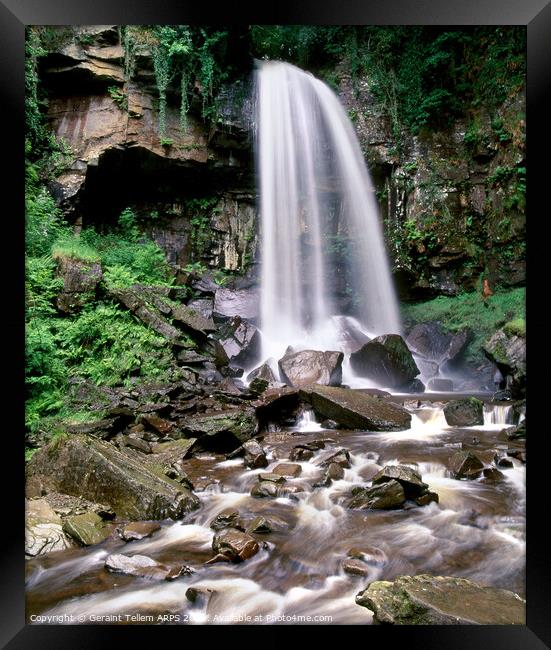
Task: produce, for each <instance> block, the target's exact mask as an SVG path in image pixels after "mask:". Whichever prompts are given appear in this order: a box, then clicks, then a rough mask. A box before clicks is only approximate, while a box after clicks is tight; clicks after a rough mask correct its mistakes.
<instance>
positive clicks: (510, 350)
mask: <svg viewBox="0 0 551 650" xmlns="http://www.w3.org/2000/svg"><path fill="white" fill-rule="evenodd" d="M484 354H485V355H486V356H487V357H488V359H489V360H490V361H492V363H495V364H496V366H497V367H498V368H499V370H500V372H501V374H502V375H503V376H504V377H505V380H506V382H507V388H508V389H509V390H510V391H511V395H512V396H513V398H514V399H520V398H523V397H524V394H525V387H526V324H525V322H524V320H522V319H517V320H514V321H510V322H509V323H506V324H505V325H504V326H503V328H502V329H500V330H498V331H497V332H496V333H495V334H494V335H493V336H492V337H491V338H490V339H489V340H488V341H486V343H485V344H484Z"/></svg>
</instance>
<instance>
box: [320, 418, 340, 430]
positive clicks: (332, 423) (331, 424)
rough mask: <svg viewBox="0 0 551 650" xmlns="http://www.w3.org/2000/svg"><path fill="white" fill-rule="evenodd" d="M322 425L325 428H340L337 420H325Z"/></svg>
mask: <svg viewBox="0 0 551 650" xmlns="http://www.w3.org/2000/svg"><path fill="white" fill-rule="evenodd" d="M321 426H322V427H323V428H324V429H329V430H332V429H338V428H339V423H338V422H335V420H324V421H323V422H322V423H321Z"/></svg>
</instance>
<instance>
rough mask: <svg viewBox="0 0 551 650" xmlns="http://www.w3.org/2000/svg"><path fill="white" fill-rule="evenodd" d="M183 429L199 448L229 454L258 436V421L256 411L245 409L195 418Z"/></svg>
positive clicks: (187, 420) (207, 414) (188, 421)
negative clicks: (195, 440)
mask: <svg viewBox="0 0 551 650" xmlns="http://www.w3.org/2000/svg"><path fill="white" fill-rule="evenodd" d="M182 429H183V431H184V433H185V435H186V436H188V437H194V438H197V445H198V446H199V447H201V448H203V449H207V450H216V451H221V452H222V453H225V452H226V453H227V452H230V451H233V450H234V449H236V448H237V447H239V445H241V444H243V443H244V442H246V441H247V440H249V438H251V437H252V436H254V435H255V434H256V432H257V421H256V415H255V411H254V409H253V408H250V407H244V408H237V409H228V410H225V411H214V412H212V413H206V414H203V415H196V416H193V417H191V418H189V419H186V421H185V424H184V425H183V427H182Z"/></svg>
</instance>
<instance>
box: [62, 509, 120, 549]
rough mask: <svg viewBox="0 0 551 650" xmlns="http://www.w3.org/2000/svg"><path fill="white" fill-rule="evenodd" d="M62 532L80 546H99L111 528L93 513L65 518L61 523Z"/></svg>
mask: <svg viewBox="0 0 551 650" xmlns="http://www.w3.org/2000/svg"><path fill="white" fill-rule="evenodd" d="M63 532H65V533H67V535H69V536H70V537H72V538H73V539H74V540H75V541H76V542H78V543H79V544H80V545H81V546H92V545H93V544H99V543H100V542H103V541H104V540H105V539H107V538H108V537H109V535H110V534H111V526H109V525H108V524H106V523H105V522H104V521H103V519H102V518H101V517H100V516H99V515H97V514H96V513H95V512H86V513H84V514H82V515H74V516H72V517H66V519H64V521H63Z"/></svg>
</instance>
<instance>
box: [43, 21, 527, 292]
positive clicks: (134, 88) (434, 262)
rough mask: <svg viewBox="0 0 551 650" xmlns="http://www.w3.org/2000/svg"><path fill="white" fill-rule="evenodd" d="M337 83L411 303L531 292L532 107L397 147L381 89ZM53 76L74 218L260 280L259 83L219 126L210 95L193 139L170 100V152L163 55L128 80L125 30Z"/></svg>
mask: <svg viewBox="0 0 551 650" xmlns="http://www.w3.org/2000/svg"><path fill="white" fill-rule="evenodd" d="M337 75H338V78H339V80H340V81H339V94H340V97H341V100H342V102H343V104H344V105H345V107H346V108H347V110H348V112H349V115H350V117H351V119H352V122H353V124H354V126H355V128H356V132H357V134H358V137H359V139H360V143H361V146H362V149H363V151H364V155H365V156H366V160H367V161H368V164H369V167H370V170H371V172H372V175H373V177H374V180H375V184H376V187H377V196H378V199H379V202H380V205H381V211H382V215H383V219H384V224H385V231H386V235H387V243H388V250H389V254H390V257H391V259H392V262H393V266H394V271H395V275H396V278H397V281H398V286H399V289H400V291H401V294H402V297H403V298H405V299H412V298H424V297H428V296H431V295H436V294H439V293H444V294H448V295H453V294H455V293H457V292H458V291H460V290H461V289H462V288H467V289H469V288H474V287H475V286H476V283H477V282H478V280H479V278H480V276H481V274H484V276H485V277H487V278H488V279H489V281H490V284H491V285H496V284H500V285H503V286H512V285H516V284H522V283H523V282H524V259H523V257H524V241H523V240H524V185H523V184H524V155H525V154H524V132H523V130H524V122H523V116H524V97H523V96H522V95H519V96H518V97H515V98H512V99H511V100H509V101H508V102H507V103H506V104H504V105H503V106H502V107H501V108H500V109H499V111H498V112H497V113H495V114H489V113H487V112H485V110H484V108H483V107H481V108H478V109H476V110H475V111H474V112H473V115H471V116H470V119H469V121H468V122H467V121H457V122H455V123H454V124H453V125H452V126H451V127H450V128H449V129H447V130H445V131H442V130H439V131H431V130H428V129H426V130H425V131H424V132H421V133H419V135H417V136H411V135H408V134H406V133H403V134H401V135H400V137H399V138H398V141H397V139H396V136H393V135H392V129H391V127H390V124H389V123H388V121H387V120H386V119H385V117H384V116H383V114H382V112H381V110H380V108H378V106H377V104H376V103H375V102H374V101H373V98H372V97H371V96H370V94H369V89H368V88H369V86H368V80H366V79H363V80H360V81H359V83H358V85H357V86H356V87H354V84H353V82H352V79H351V78H350V76H349V75H347V73H346V71H342V70H337ZM40 76H41V83H42V85H43V86H44V87H45V88H46V90H47V92H48V95H49V105H48V118H49V121H50V125H51V128H52V130H53V131H54V133H55V134H56V135H57V136H58V137H60V138H62V139H63V140H64V141H65V142H66V143H67V144H68V145H69V147H70V149H71V154H70V156H69V158H70V160H69V163H68V165H67V166H66V168H65V169H64V170H63V172H62V173H61V174H60V175H59V176H58V177H57V178H56V180H55V181H54V182H53V183H52V186H51V189H52V192H53V193H54V196H55V197H56V199H57V201H58V203H59V204H60V206H61V207H62V208H63V209H64V211H65V213H66V215H67V217H68V218H69V219H71V220H74V221H76V222H80V221H81V222H82V223H83V224H84V225H96V226H98V227H102V226H103V225H104V224H109V223H113V222H114V221H115V220H116V218H117V216H118V215H119V214H120V212H121V211H122V210H123V209H124V208H126V207H132V208H133V209H134V211H135V212H136V213H137V214H138V215H140V216H145V217H148V218H147V219H146V220H145V221H146V222H147V223H148V224H149V225H148V226H147V228H148V229H149V231H150V232H151V234H152V236H153V238H154V239H155V240H156V241H157V242H158V243H159V244H160V245H161V246H162V247H163V248H164V250H165V251H166V253H167V256H168V258H169V260H170V261H171V262H172V263H173V264H175V265H179V266H180V267H184V266H186V265H187V264H188V263H190V262H201V263H202V264H205V265H207V266H210V267H212V268H220V269H226V270H232V271H239V272H243V271H245V270H247V269H248V268H249V267H251V264H252V263H254V260H255V258H256V257H257V255H256V247H257V246H256V244H257V215H256V204H255V201H256V191H255V178H254V159H253V151H252V138H251V133H250V126H251V124H252V120H251V116H252V102H251V77H250V76H249V78H248V79H242V80H241V81H238V82H237V83H233V84H232V85H231V86H227V87H226V88H225V89H224V90H223V91H222V93H221V94H220V95H219V97H218V101H217V111H218V113H217V114H218V117H217V119H216V121H215V122H214V125H212V126H207V125H206V124H205V122H204V121H203V120H202V119H201V117H200V114H201V110H200V108H201V102H202V96H201V91H202V89H201V88H200V87H197V88H196V94H195V97H194V99H193V101H192V103H191V106H190V110H189V113H188V117H187V128H186V129H185V131H182V129H181V128H180V115H179V106H178V101H179V100H178V97H177V93H176V91H174V92H172V93H171V92H170V89H169V93H168V103H167V111H166V133H165V136H164V138H163V139H162V140H161V139H160V137H159V133H158V91H157V88H156V84H155V75H154V71H153V63H152V58H151V52H148V51H147V49H142V50H141V51H140V52H138V53H137V55H136V57H135V62H134V71H133V74H132V77H131V80H129V79H128V74H127V73H126V72H125V53H124V48H123V46H122V44H121V39H120V34H119V30H118V29H117V27H116V26H95V27H83V28H79V29H76V30H74V32H73V33H72V34H71V35H70V36H69V37H67V38H66V39H65V40H64V42H62V43H60V44H59V45H58V46H57V47H56V48H55V49H54V50H52V51H50V52H49V54H48V55H47V56H45V57H43V58H42V61H41V68H40ZM197 229H199V231H200V236H199V238H198V237H197ZM194 230H195V234H193V232H194ZM253 272H254V267H253Z"/></svg>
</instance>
